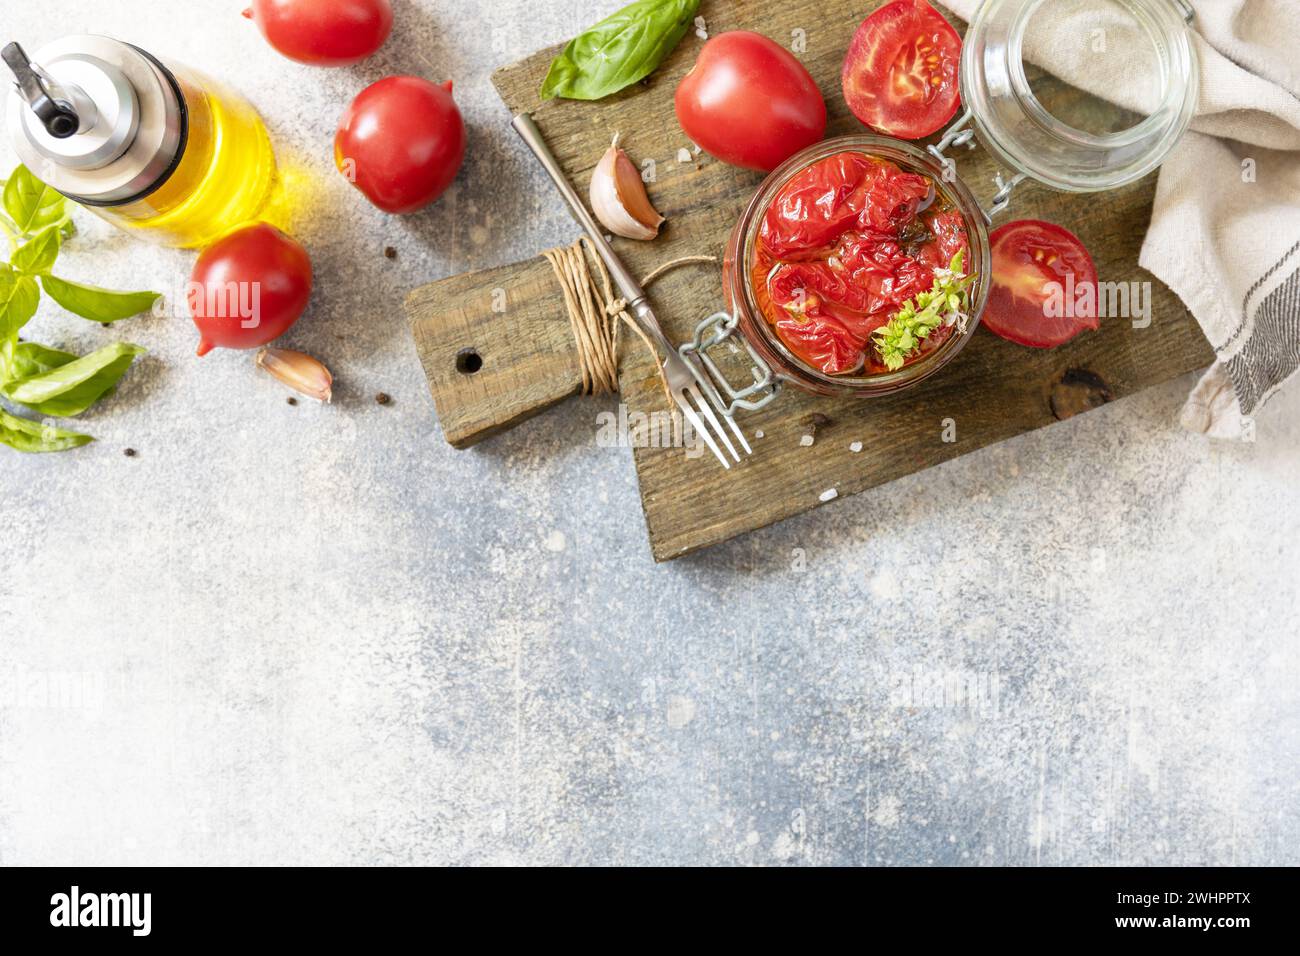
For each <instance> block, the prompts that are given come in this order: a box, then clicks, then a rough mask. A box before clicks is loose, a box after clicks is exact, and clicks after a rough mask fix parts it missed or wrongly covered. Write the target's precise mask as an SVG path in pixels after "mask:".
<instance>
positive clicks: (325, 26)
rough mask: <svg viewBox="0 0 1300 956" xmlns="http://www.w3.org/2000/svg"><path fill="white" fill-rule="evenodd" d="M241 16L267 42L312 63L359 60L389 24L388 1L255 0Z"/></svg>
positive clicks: (375, 47)
mask: <svg viewBox="0 0 1300 956" xmlns="http://www.w3.org/2000/svg"><path fill="white" fill-rule="evenodd" d="M244 16H246V17H247V18H248V19H250V20H252V21H253V22H254V23H256V24H257V28H258V29H259V30H261V31H262V36H264V37H266V39H267V42H268V43H270V44H271V46H273V47H275V48H276V49H277V50H278V51H280V52H281V53H282V54H284V55H285V56H287V57H288V58H289V59H291V60H297V61H298V62H299V63H308V64H310V65H312V66H351V65H352V64H353V63H360V62H361V61H362V60H364V59H365V58H366V57H368V56H370V54H372V53H374V52H375V51H376V50H378V49H379V48H380V47H381V46H383V45H384V41H385V40H387V39H388V34H389V33H390V32H392V29H393V8H392V6H390V5H389V2H388V0H253V5H252V6H251V7H249V8H248V9H247V10H245V11H244Z"/></svg>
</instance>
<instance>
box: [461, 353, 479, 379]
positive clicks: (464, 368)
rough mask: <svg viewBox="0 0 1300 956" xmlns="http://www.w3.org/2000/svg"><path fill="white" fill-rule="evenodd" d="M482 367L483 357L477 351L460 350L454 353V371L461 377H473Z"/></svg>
mask: <svg viewBox="0 0 1300 956" xmlns="http://www.w3.org/2000/svg"><path fill="white" fill-rule="evenodd" d="M482 367H483V356H481V355H479V354H478V350H477V349H461V350H460V351H459V352H457V353H456V371H458V372H460V374H462V375H473V374H474V373H475V372H477V371H478V370H479V369H481V368H482Z"/></svg>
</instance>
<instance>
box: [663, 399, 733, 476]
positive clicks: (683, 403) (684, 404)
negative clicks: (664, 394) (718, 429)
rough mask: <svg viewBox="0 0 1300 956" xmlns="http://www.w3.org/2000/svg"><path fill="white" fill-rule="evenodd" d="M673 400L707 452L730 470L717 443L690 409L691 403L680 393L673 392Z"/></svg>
mask: <svg viewBox="0 0 1300 956" xmlns="http://www.w3.org/2000/svg"><path fill="white" fill-rule="evenodd" d="M673 398H675V399H676V400H677V406H678V407H679V408H680V409H681V410H682V414H683V415H685V416H686V420H687V421H688V422H690V423H691V427H692V428H694V429H695V434H697V435H699V436H700V437H701V438H703V439H704V444H706V445H708V446H709V450H710V451H712V452H713V454H714V455H715V456H716V457H717V459H718V461H720V462H722V467H723V468H727V469H730V468H731V463H730V462H729V461H727V458H726V456H725V455H723V454H722V449H721V448H719V447H718V443H717V442H716V441H714V440H713V436H712V435H710V434H709V429H708V427H707V426H706V425H705V424H704V422H702V421H700V416H699V415H697V414H695V409H693V408H691V403H690V402H688V401H687V400H686V396H684V395H683V394H682V393H681V392H674V393H673Z"/></svg>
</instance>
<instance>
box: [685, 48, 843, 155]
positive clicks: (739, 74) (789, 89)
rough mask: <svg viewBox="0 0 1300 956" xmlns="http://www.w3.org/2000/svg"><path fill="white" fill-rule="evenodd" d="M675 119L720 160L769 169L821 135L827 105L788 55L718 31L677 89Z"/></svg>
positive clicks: (815, 84) (689, 134)
mask: <svg viewBox="0 0 1300 956" xmlns="http://www.w3.org/2000/svg"><path fill="white" fill-rule="evenodd" d="M676 103H677V121H678V122H679V123H681V124H682V129H683V130H684V131H685V132H686V135H687V136H689V137H690V138H691V141H692V142H694V143H695V144H696V145H697V146H699V147H700V148H701V149H703V150H705V151H706V152H707V153H709V154H710V155H712V156H716V157H717V158H718V159H720V160H722V161H723V162H724V163H730V164H731V165H733V166H743V167H745V168H746V169H758V170H762V171H763V172H771V171H772V170H774V169H776V167H778V166H780V165H781V164H782V163H783V162H785V161H786V160H787V159H789V158H790V157H791V156H793V155H794V154H795V153H797V152H799V150H801V149H805V148H806V147H808V146H811V145H812V144H813V143H816V142H818V141H819V140H820V139H821V138H822V136H823V135H824V134H825V133H826V101H825V100H823V99H822V94H821V90H819V89H818V88H817V83H816V82H815V81H814V80H813V78H812V76H811V75H810V74H809V73H808V71H807V70H806V69H804V66H803V64H802V63H800V62H799V61H798V60H797V59H795V57H794V54H792V53H791V52H790V51H788V50H786V49H785V48H784V47H782V46H779V45H778V44H776V43H774V42H773V41H771V40H769V39H768V38H767V37H765V36H762V35H760V34H758V33H749V32H747V31H744V30H736V31H733V32H731V33H720V34H718V35H717V36H715V37H714V38H713V39H711V40H710V41H709V42H708V43H706V44H704V49H703V50H701V51H700V57H699V59H698V60H696V61H695V66H694V67H692V68H691V72H689V73H687V74H686V76H685V77H684V78H683V79H682V82H681V84H680V85H679V86H678V87H677V100H676Z"/></svg>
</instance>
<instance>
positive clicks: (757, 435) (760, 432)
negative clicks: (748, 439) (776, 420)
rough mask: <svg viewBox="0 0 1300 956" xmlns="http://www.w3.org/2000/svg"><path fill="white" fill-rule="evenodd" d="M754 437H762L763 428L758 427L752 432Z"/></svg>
mask: <svg viewBox="0 0 1300 956" xmlns="http://www.w3.org/2000/svg"><path fill="white" fill-rule="evenodd" d="M754 437H755V438H762V437H763V429H761V428H760V429H759V430H758V431H756V432H754Z"/></svg>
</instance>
